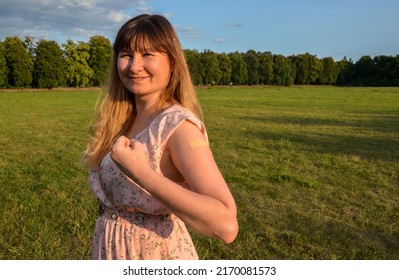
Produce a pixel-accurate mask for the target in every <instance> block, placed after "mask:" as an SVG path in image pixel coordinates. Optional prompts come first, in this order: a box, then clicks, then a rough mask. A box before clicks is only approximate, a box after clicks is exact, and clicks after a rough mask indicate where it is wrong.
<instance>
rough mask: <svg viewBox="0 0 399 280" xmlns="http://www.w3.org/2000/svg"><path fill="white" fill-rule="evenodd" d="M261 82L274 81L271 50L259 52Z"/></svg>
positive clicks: (264, 83) (269, 82)
mask: <svg viewBox="0 0 399 280" xmlns="http://www.w3.org/2000/svg"><path fill="white" fill-rule="evenodd" d="M259 83H260V84H262V85H271V84H272V83H273V55H272V53H271V52H264V53H261V54H259Z"/></svg>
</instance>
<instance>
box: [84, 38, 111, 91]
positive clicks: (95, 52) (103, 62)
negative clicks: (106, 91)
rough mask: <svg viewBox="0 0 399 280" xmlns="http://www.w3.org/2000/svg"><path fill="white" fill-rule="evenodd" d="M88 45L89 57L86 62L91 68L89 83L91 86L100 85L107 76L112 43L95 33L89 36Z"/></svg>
mask: <svg viewBox="0 0 399 280" xmlns="http://www.w3.org/2000/svg"><path fill="white" fill-rule="evenodd" d="M89 46H90V52H89V53H90V57H89V60H88V63H89V66H90V68H91V69H92V70H93V76H92V77H91V80H90V84H92V85H93V86H101V85H103V84H104V83H105V81H106V78H107V76H108V71H109V66H110V63H111V57H112V44H111V42H110V40H109V39H107V38H105V37H104V36H101V35H97V36H92V37H91V38H90V40H89Z"/></svg>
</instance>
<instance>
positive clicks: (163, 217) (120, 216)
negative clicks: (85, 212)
mask: <svg viewBox="0 0 399 280" xmlns="http://www.w3.org/2000/svg"><path fill="white" fill-rule="evenodd" d="M101 210H102V211H101V212H102V213H101V216H102V217H104V218H106V219H109V220H114V221H119V222H122V221H123V220H125V221H128V222H130V223H133V224H143V223H145V222H147V221H148V220H151V219H155V220H158V221H167V220H169V219H170V214H158V215H153V214H148V213H144V212H139V211H134V212H130V211H123V210H118V211H117V210H112V209H108V208H102V209H101Z"/></svg>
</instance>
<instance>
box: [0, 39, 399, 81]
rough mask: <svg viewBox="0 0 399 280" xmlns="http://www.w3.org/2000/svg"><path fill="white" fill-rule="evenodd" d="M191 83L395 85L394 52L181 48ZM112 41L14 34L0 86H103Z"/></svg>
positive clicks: (1, 47) (0, 68)
mask: <svg viewBox="0 0 399 280" xmlns="http://www.w3.org/2000/svg"><path fill="white" fill-rule="evenodd" d="M184 54H185V58H186V61H187V64H188V67H189V70H190V74H191V78H192V81H193V83H194V84H195V85H284V86H290V85H348V86H399V55H396V56H386V55H380V56H375V57H373V58H372V57H370V56H363V57H361V58H360V59H359V60H358V61H357V62H353V61H352V60H351V59H349V60H347V59H346V58H343V59H342V60H340V61H335V60H334V59H333V58H332V57H325V58H318V57H317V56H315V55H312V54H310V53H305V54H299V55H291V56H283V55H280V54H272V53H271V52H257V51H254V50H248V51H247V52H231V53H216V52H213V51H211V50H204V51H203V52H199V51H197V50H188V49H186V50H184ZM111 56H112V44H111V42H110V40H109V39H107V38H106V37H104V36H102V35H96V36H92V37H91V38H90V39H89V42H83V41H79V42H74V41H73V40H67V42H66V43H64V44H62V45H59V44H58V43H57V42H56V41H53V40H45V39H41V40H39V41H35V40H34V39H33V38H30V37H25V39H24V40H22V39H20V38H19V37H17V36H14V37H6V38H5V39H4V41H0V88H29V87H33V88H55V87H64V86H68V87H89V86H102V85H103V84H104V83H105V81H106V77H107V74H108V67H109V64H110V60H111Z"/></svg>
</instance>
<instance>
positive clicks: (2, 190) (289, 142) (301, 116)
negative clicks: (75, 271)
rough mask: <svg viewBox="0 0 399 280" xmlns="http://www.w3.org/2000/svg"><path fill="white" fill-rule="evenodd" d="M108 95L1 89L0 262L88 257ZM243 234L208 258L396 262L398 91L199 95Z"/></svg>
mask: <svg viewBox="0 0 399 280" xmlns="http://www.w3.org/2000/svg"><path fill="white" fill-rule="evenodd" d="M98 94H99V92H98V91H95V90H94V91H84V90H76V91H56V90H52V91H47V90H46V91H39V92H7V93H6V92H2V93H0V199H1V203H0V211H1V212H0V213H1V214H2V215H1V217H0V259H89V258H90V249H91V237H92V231H93V226H94V219H95V217H96V215H97V204H96V201H95V199H94V197H93V195H92V193H91V191H90V189H89V187H88V185H87V179H86V172H85V170H82V168H80V167H79V158H80V154H81V152H82V151H83V150H84V148H85V145H86V142H87V139H88V126H89V124H90V121H91V117H92V114H93V107H94V104H95V102H96V100H97V97H98ZM198 95H199V98H200V100H201V104H202V106H203V110H204V116H205V124H206V126H207V129H208V133H209V138H210V143H211V148H212V150H213V152H214V155H215V158H216V160H217V162H218V164H219V167H220V169H221V171H222V173H223V175H224V176H225V178H226V181H227V182H228V183H229V186H230V187H231V190H232V192H233V195H234V196H235V198H236V202H237V205H238V213H239V222H240V232H239V235H238V237H237V239H236V241H235V242H234V243H232V244H230V245H222V244H221V243H220V242H218V241H216V240H212V239H209V238H206V237H203V236H201V235H199V234H197V233H195V232H192V234H193V239H194V242H195V244H196V247H197V249H198V251H199V255H200V256H201V258H204V259H398V258H399V253H398V252H399V224H398V221H399V207H398V205H399V203H398V197H399V177H398V170H399V88H336V87H289V88H285V87H248V88H245V87H238V88H233V87H210V88H198Z"/></svg>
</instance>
